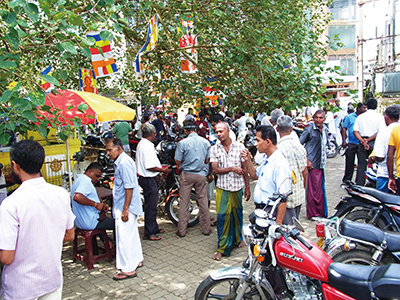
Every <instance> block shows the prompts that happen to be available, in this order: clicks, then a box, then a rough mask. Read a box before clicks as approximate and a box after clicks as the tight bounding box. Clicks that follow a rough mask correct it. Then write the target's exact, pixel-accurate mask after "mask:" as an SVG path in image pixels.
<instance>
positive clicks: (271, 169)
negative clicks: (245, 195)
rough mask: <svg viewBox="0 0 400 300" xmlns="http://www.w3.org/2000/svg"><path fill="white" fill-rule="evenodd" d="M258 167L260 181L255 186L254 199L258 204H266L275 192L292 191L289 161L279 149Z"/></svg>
mask: <svg viewBox="0 0 400 300" xmlns="http://www.w3.org/2000/svg"><path fill="white" fill-rule="evenodd" d="M264 157H265V160H264V161H263V163H262V164H261V166H259V167H258V168H257V176H258V181H257V185H256V187H255V188H254V195H253V199H254V202H255V203H257V204H260V203H264V204H266V203H267V201H268V198H269V197H272V195H273V194H274V193H287V192H288V191H290V188H291V183H292V179H291V178H292V177H291V170H290V166H289V163H288V161H287V160H286V158H285V157H284V156H283V154H282V152H281V151H280V150H279V149H277V150H275V152H274V153H272V155H271V156H270V157H268V158H267V156H264Z"/></svg>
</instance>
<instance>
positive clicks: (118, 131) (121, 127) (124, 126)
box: [113, 122, 132, 145]
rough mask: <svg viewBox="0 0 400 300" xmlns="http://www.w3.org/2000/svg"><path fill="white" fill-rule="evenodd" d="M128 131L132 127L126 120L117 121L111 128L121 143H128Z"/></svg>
mask: <svg viewBox="0 0 400 300" xmlns="http://www.w3.org/2000/svg"><path fill="white" fill-rule="evenodd" d="M130 131H132V128H131V126H130V125H129V124H128V123H127V122H117V123H116V124H115V125H114V128H113V133H114V134H115V137H116V138H117V139H120V140H121V142H122V145H129V132H130Z"/></svg>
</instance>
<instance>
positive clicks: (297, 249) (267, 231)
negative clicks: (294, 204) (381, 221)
mask: <svg viewBox="0 0 400 300" xmlns="http://www.w3.org/2000/svg"><path fill="white" fill-rule="evenodd" d="M287 196H288V195H282V194H280V195H274V197H271V198H270V199H269V201H268V204H267V206H266V209H264V210H261V209H256V210H255V211H254V212H253V213H252V214H251V215H250V217H249V221H250V223H249V224H246V225H245V226H244V227H243V239H244V240H245V242H246V244H247V247H248V258H247V259H246V261H245V262H244V263H243V267H228V268H223V269H219V270H215V271H213V272H212V273H211V274H210V276H208V277H207V278H206V279H204V280H203V281H202V282H201V283H200V285H199V286H198V288H197V290H196V294H195V299H196V300H203V299H293V298H295V299H326V300H329V299H398V298H399V297H400V284H399V283H400V273H399V271H400V264H387V265H382V266H375V265H374V264H372V266H368V264H369V263H366V264H367V265H349V264H344V263H336V262H333V260H332V258H331V257H330V256H329V255H328V253H327V252H325V251H324V250H323V249H321V248H320V247H318V246H317V245H316V244H314V243H313V242H311V241H310V240H308V239H307V238H305V237H303V236H302V235H301V233H300V231H304V230H303V228H302V226H301V225H300V223H299V222H298V221H297V220H295V222H294V223H295V224H296V225H295V226H288V225H281V226H279V225H277V224H276V223H275V220H274V218H273V213H274V212H275V211H276V209H277V207H278V206H279V203H280V201H282V200H283V199H284V198H285V197H287ZM337 219H338V218H336V219H335V220H337ZM319 221H320V222H319V227H321V226H320V224H323V223H322V221H326V222H327V223H325V224H326V225H329V224H328V223H329V222H332V223H333V222H334V221H333V220H328V219H325V220H322V219H321V220H319ZM325 224H324V225H325ZM337 224H340V223H337ZM342 224H343V225H342ZM342 224H340V226H339V227H342V229H341V230H343V231H340V232H341V233H340V234H351V232H358V235H357V236H356V237H355V238H354V240H353V242H354V243H356V239H360V238H365V236H366V235H365V234H363V233H361V234H360V232H359V231H358V229H361V228H357V227H351V226H348V223H346V221H345V223H342ZM349 224H350V225H351V224H353V225H354V224H356V226H358V225H361V226H364V228H363V229H365V228H369V229H370V230H371V231H370V234H369V235H368V236H369V242H370V243H371V244H372V243H374V242H377V241H378V240H379V238H378V237H379V233H381V235H380V237H381V238H383V239H382V240H383V242H382V243H381V245H379V247H381V248H382V246H387V249H388V251H389V249H390V250H394V249H395V248H396V247H397V245H396V242H395V238H396V236H395V235H386V234H385V232H383V231H381V230H379V229H377V228H375V227H374V226H372V225H368V224H358V223H354V222H351V223H349ZM346 225H347V228H346ZM339 227H338V228H339ZM323 230H324V228H323ZM374 230H375V231H374ZM338 232H339V231H338ZM382 232H383V233H382ZM374 233H375V234H377V235H376V237H375V240H374ZM385 240H386V241H387V242H386V243H384V241H385ZM325 241H326V242H329V239H328V238H327V239H326V240H325ZM376 248H377V249H378V247H376ZM381 248H379V250H382V249H381ZM366 251H367V250H366ZM378 252H379V251H378V250H376V253H377V254H376V255H375V256H376V257H378V254H379V253H381V252H382V251H381V252H379V253H378ZM387 255H389V254H387ZM382 257H384V255H382ZM385 259H386V258H385ZM381 261H382V262H383V261H384V260H383V259H382V260H381ZM387 262H391V261H389V260H388V259H387Z"/></svg>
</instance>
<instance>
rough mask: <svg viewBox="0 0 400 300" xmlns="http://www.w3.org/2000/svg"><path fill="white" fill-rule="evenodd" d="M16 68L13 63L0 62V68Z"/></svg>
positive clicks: (7, 61)
mask: <svg viewBox="0 0 400 300" xmlns="http://www.w3.org/2000/svg"><path fill="white" fill-rule="evenodd" d="M16 67H17V64H16V63H15V62H13V61H10V60H1V61H0V68H3V69H13V68H16Z"/></svg>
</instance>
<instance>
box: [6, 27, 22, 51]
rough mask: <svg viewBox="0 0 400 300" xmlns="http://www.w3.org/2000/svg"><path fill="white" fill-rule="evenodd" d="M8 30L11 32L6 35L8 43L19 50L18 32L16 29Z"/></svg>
mask: <svg viewBox="0 0 400 300" xmlns="http://www.w3.org/2000/svg"><path fill="white" fill-rule="evenodd" d="M8 30H9V32H8V33H6V34H5V35H4V36H5V38H6V40H7V42H8V43H9V44H10V45H11V47H12V48H14V49H18V47H19V38H18V32H17V31H16V30H15V29H14V28H9V29H8Z"/></svg>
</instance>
